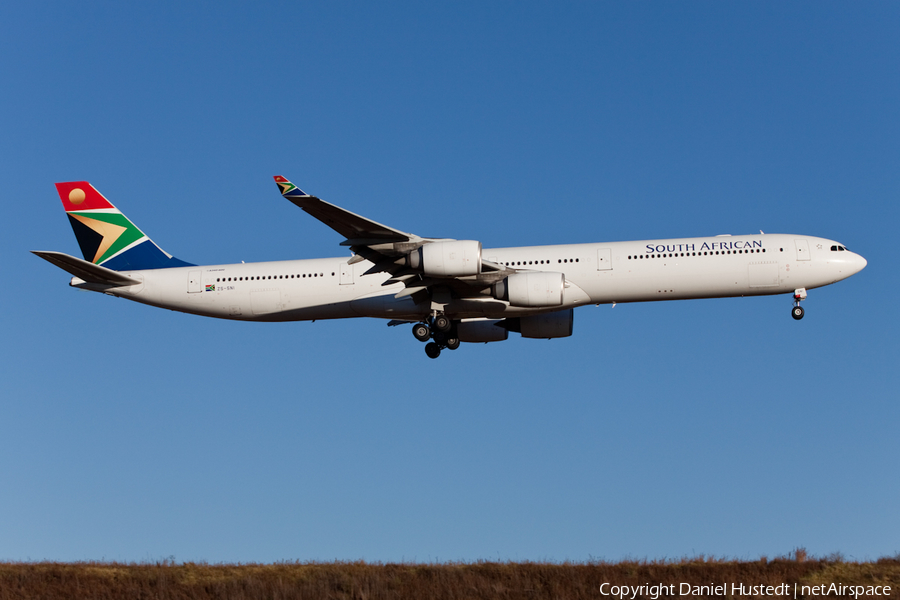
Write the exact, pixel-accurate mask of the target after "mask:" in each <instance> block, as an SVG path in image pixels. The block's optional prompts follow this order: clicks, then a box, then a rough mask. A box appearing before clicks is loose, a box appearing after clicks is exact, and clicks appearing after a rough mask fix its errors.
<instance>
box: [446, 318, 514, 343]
mask: <svg viewBox="0 0 900 600" xmlns="http://www.w3.org/2000/svg"><path fill="white" fill-rule="evenodd" d="M499 322H500V321H499V320H493V319H485V320H478V321H460V322H459V323H457V324H456V335H457V337H458V338H459V341H461V342H475V343H477V342H502V341H504V340H505V339H506V338H508V337H509V331H507V330H506V329H504V328H503V327H499V326H497V323H499Z"/></svg>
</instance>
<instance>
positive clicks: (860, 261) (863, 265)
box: [856, 254, 869, 273]
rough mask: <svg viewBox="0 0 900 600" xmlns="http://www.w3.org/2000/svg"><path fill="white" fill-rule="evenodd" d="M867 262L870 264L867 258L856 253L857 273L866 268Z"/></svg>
mask: <svg viewBox="0 0 900 600" xmlns="http://www.w3.org/2000/svg"><path fill="white" fill-rule="evenodd" d="M867 264H869V261H867V260H866V259H865V258H863V257H862V256H860V255H859V254H857V255H856V272H857V273H859V272H860V271H862V270H863V269H865V268H866V265H867Z"/></svg>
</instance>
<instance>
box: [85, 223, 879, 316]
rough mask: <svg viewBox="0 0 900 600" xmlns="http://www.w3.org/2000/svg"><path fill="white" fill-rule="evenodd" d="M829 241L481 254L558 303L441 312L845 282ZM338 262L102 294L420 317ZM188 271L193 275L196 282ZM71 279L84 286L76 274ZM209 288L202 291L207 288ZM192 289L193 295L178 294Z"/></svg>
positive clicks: (382, 277) (303, 312)
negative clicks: (561, 283) (553, 278)
mask: <svg viewBox="0 0 900 600" xmlns="http://www.w3.org/2000/svg"><path fill="white" fill-rule="evenodd" d="M836 245H838V243H837V242H834V241H831V240H826V239H822V238H817V237H810V236H800V235H786V234H760V235H746V236H717V237H706V238H685V239H672V240H645V241H635V242H611V243H605V244H569V245H560V246H525V247H519V248H495V249H487V248H485V249H484V251H483V256H484V259H485V260H488V261H492V262H497V263H501V264H504V265H508V266H509V267H511V268H515V269H518V270H532V271H552V272H561V273H563V274H564V275H565V279H566V288H565V291H564V303H563V305H562V306H557V307H552V308H527V309H526V308H516V307H511V306H509V304H508V303H506V302H503V301H500V300H496V299H493V298H492V297H490V296H488V295H485V296H484V297H483V298H479V299H463V300H460V299H453V300H452V301H451V302H450V304H448V305H446V306H445V312H446V313H447V315H448V316H451V317H452V318H455V319H462V318H477V317H487V318H495V319H499V318H505V317H516V316H526V315H532V314H538V313H543V312H552V311H554V310H562V309H568V308H572V307H575V306H582V305H586V304H603V303H614V302H619V303H622V302H647V301H655V300H683V299H694V298H721V297H732V296H759V295H769V294H781V293H787V292H793V291H794V290H796V289H798V288H806V289H812V288H817V287H821V286H824V285H828V284H831V283H834V282H836V281H840V280H842V279H845V278H847V277H849V276H851V275H853V274H854V273H857V272H858V271H860V270H861V269H862V268H863V267H864V266H865V265H866V261H865V259H864V258H863V257H861V256H859V255H858V254H856V253H854V252H850V251H839V252H836V251H833V250H831V248H832V247H833V246H836ZM347 261H348V259H347V258H323V259H311V260H288V261H278V262H262V263H246V264H244V263H241V264H230V265H213V266H197V267H182V268H171V269H152V270H143V271H130V272H129V271H124V272H123V273H124V274H125V275H128V276H131V277H134V278H135V279H138V280H140V281H141V282H142V283H141V284H140V285H134V286H130V287H121V288H112V289H104V290H102V291H104V292H105V293H107V294H111V295H114V296H119V297H122V298H127V299H129V300H134V301H137V302H141V303H144V304H149V305H152V306H159V307H162V308H168V309H171V310H176V311H181V312H187V313H192V314H197V315H204V316H209V317H217V318H223V319H237V320H246V321H304V320H313V319H342V318H351V317H376V318H388V319H409V320H419V319H422V318H424V317H426V316H427V315H429V314H430V313H431V303H430V302H424V303H421V304H419V305H416V304H415V303H414V302H413V300H412V299H411V298H410V297H402V298H399V299H396V298H395V297H394V296H395V295H396V294H397V293H398V292H400V291H402V290H403V289H404V286H403V284H400V283H395V284H392V285H388V286H384V285H382V284H383V283H384V282H385V281H386V280H387V279H388V278H389V276H388V275H387V274H385V273H375V274H370V275H363V273H365V272H366V271H367V270H368V269H369V268H370V267H371V266H372V264H371V263H369V262H368V261H362V262H359V263H356V264H354V265H348V264H347ZM198 277H199V280H198ZM72 285H74V286H76V287H84V288H88V289H95V288H94V286H92V285H91V284H85V283H83V282H82V281H81V280H79V279H77V278H76V279H73V282H72ZM210 286H211V287H210ZM189 290H192V291H189Z"/></svg>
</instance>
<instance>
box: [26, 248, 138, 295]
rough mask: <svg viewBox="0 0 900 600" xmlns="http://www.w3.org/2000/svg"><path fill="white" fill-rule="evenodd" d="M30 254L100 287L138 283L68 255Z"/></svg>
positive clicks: (115, 272) (33, 252)
mask: <svg viewBox="0 0 900 600" xmlns="http://www.w3.org/2000/svg"><path fill="white" fill-rule="evenodd" d="M31 253H32V254H35V255H37V256H40V257H41V258H43V259H44V260H46V261H47V262H49V263H53V264H54V265H56V266H57V267H59V268H60V269H62V270H63V271H68V272H69V273H71V274H72V275H74V276H75V277H80V278H81V279H83V280H85V281H87V282H89V283H99V284H100V285H108V286H112V287H122V286H126V285H136V284H138V283H140V281H138V280H137V279H132V278H131V277H128V276H127V275H122V274H121V273H119V272H118V271H113V270H112V269H107V268H106V267H101V266H100V265H95V264H94V263H90V262H88V261H86V260H81V259H80V258H75V257H74V256H69V255H68V254H63V253H62V252H48V251H40V250H32V251H31Z"/></svg>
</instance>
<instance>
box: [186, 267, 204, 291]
mask: <svg viewBox="0 0 900 600" xmlns="http://www.w3.org/2000/svg"><path fill="white" fill-rule="evenodd" d="M202 274H203V271H190V272H189V273H188V293H189V294H195V293H197V292H202V291H203V283H202V282H201V279H200V278H201V276H202Z"/></svg>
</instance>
